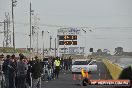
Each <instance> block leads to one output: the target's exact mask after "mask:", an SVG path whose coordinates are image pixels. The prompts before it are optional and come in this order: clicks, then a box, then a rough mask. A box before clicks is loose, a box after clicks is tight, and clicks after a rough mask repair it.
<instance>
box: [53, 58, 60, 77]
mask: <svg viewBox="0 0 132 88" xmlns="http://www.w3.org/2000/svg"><path fill="white" fill-rule="evenodd" d="M54 64H55V78H59V71H60V60H59V57H57V59H56V60H55V62H54Z"/></svg>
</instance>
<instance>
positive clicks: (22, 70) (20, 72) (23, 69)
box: [17, 61, 27, 76]
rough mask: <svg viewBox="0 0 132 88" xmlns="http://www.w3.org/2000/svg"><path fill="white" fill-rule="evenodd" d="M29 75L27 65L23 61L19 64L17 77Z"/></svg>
mask: <svg viewBox="0 0 132 88" xmlns="http://www.w3.org/2000/svg"><path fill="white" fill-rule="evenodd" d="M26 74H27V68H26V64H25V63H24V62H22V61H20V62H18V63H17V75H18V76H24V75H26Z"/></svg>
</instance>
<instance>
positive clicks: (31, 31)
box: [29, 3, 32, 53]
mask: <svg viewBox="0 0 132 88" xmlns="http://www.w3.org/2000/svg"><path fill="white" fill-rule="evenodd" d="M31 12H32V10H31V3H30V35H29V36H30V53H31V42H32V39H31V38H32V35H31V34H32V21H31Z"/></svg>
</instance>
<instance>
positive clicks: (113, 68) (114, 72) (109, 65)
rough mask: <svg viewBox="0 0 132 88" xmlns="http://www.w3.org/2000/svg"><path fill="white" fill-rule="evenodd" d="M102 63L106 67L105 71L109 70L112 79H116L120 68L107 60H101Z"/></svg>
mask: <svg viewBox="0 0 132 88" xmlns="http://www.w3.org/2000/svg"><path fill="white" fill-rule="evenodd" d="M103 63H104V64H105V65H106V67H107V69H108V70H109V72H110V74H111V76H112V78H113V79H118V77H119V75H120V73H121V71H122V68H121V67H119V66H118V65H117V64H114V63H112V62H111V61H109V60H106V59H103Z"/></svg>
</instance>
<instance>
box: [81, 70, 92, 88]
mask: <svg viewBox="0 0 132 88" xmlns="http://www.w3.org/2000/svg"><path fill="white" fill-rule="evenodd" d="M81 73H82V77H83V81H82V85H83V86H87V84H89V85H90V84H91V82H90V79H89V74H88V72H87V71H84V69H83V68H82V70H81Z"/></svg>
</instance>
